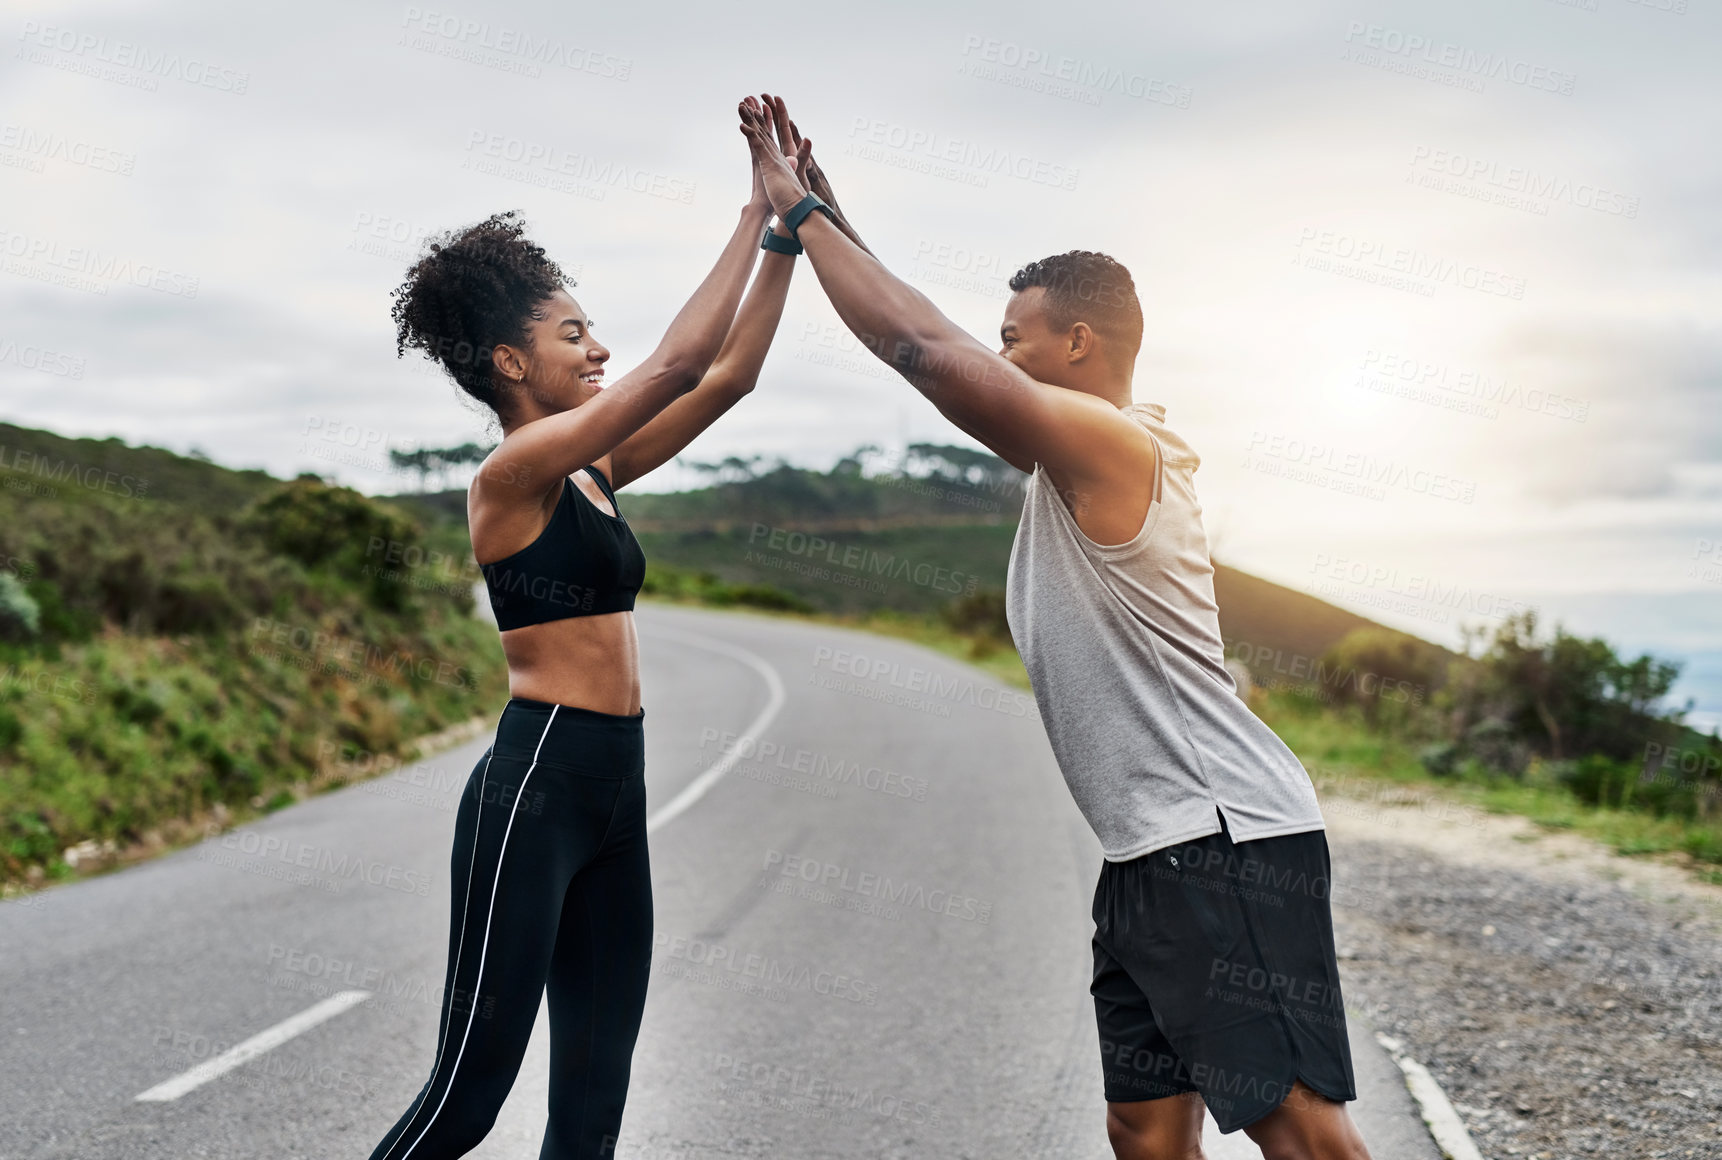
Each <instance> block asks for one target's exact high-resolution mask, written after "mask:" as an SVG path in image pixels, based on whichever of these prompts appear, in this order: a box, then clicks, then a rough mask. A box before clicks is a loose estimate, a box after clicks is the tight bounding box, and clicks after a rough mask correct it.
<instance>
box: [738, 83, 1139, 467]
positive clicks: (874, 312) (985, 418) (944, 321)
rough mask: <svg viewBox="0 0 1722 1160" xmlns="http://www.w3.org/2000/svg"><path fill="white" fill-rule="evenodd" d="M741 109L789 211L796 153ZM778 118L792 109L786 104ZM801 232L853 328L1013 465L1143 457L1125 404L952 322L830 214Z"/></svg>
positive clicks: (777, 204) (810, 220) (817, 216)
mask: <svg viewBox="0 0 1722 1160" xmlns="http://www.w3.org/2000/svg"><path fill="white" fill-rule="evenodd" d="M750 101H751V98H750ZM776 103H777V104H779V106H781V102H776ZM741 115H742V131H743V132H744V133H745V134H747V136H748V140H749V142H750V143H751V144H753V146H754V150H755V154H756V156H759V157H760V159H761V160H760V165H761V173H762V176H763V177H764V179H765V183H766V190H767V193H768V194H770V196H771V199H772V205H773V208H774V209H775V210H776V212H777V214H778V216H780V217H781V216H783V215H784V214H785V213H787V212H788V211H789V210H790V209H792V208H793V207H794V205H795V203H797V202H799V201H800V200H801V199H802V197H803V196H804V195H805V194H806V190H805V189H803V188H802V186H801V183H800V182H799V181H797V180H796V177H795V171H794V170H793V169H792V168H791V167H790V163H789V159H788V158H786V157H784V156H783V153H782V151H781V150H780V149H778V148H777V147H776V146H775V145H773V144H772V143H771V141H770V138H769V136H768V134H767V132H766V128H765V125H764V120H763V110H761V109H760V108H759V107H758V106H757V105H755V106H753V107H751V108H750V107H749V102H744V103H743V105H742V109H741ZM778 115H779V116H780V117H781V116H784V115H785V114H784V113H783V112H782V111H781V107H780V109H779V112H778ZM802 147H803V149H810V148H811V143H810V142H806V141H804V142H803V143H802ZM797 233H798V236H799V238H800V241H801V244H802V246H803V247H805V249H806V253H807V256H808V259H809V260H810V261H811V262H812V263H813V270H814V273H815V274H816V275H817V276H818V278H819V283H820V285H821V286H822V287H823V288H824V290H825V293H826V296H827V297H828V298H829V299H830V300H831V305H832V306H833V307H834V308H835V309H836V310H837V313H838V316H839V317H841V318H842V319H843V322H844V325H846V326H848V327H849V329H850V330H851V331H853V332H854V333H855V335H856V337H857V338H859V339H860V340H861V341H862V343H863V344H865V345H866V346H867V348H868V349H869V350H871V351H872V352H873V354H874V355H875V356H877V357H878V358H879V359H881V360H882V361H884V362H885V363H886V364H887V365H889V366H890V367H892V368H893V369H895V370H896V371H898V372H899V373H900V374H902V375H903V377H904V378H906V379H908V380H909V382H910V384H911V385H913V386H914V387H915V389H916V390H918V391H920V392H921V393H922V394H923V395H925V396H926V397H927V398H928V400H929V401H931V402H932V404H933V405H934V406H935V407H937V408H938V409H939V411H940V413H941V414H943V415H944V416H945V417H946V418H947V419H949V420H950V421H951V422H952V423H955V424H956V425H957V426H958V427H960V428H962V429H963V430H964V431H967V432H968V433H969V434H970V435H973V436H974V437H975V438H976V439H978V440H980V441H981V442H982V443H984V444H985V445H986V446H987V447H989V448H991V449H992V451H993V452H994V453H995V454H997V455H998V456H999V457H1000V458H1001V459H1004V460H1005V461H1006V462H1007V463H1009V464H1011V465H1012V466H1013V467H1016V468H1017V469H1019V470H1021V471H1033V470H1034V465H1035V464H1036V463H1044V464H1045V465H1046V466H1047V467H1048V468H1049V469H1052V470H1054V471H1062V472H1063V473H1065V474H1067V475H1070V476H1074V477H1078V478H1081V479H1084V480H1096V470H1095V468H1096V465H1099V464H1107V463H1115V462H1117V461H1118V460H1117V456H1115V455H1113V454H1109V452H1118V453H1122V454H1123V455H1124V456H1125V457H1126V458H1134V457H1137V456H1139V455H1140V454H1141V449H1142V441H1143V440H1142V435H1141V433H1140V430H1139V429H1138V428H1137V427H1136V424H1134V423H1132V422H1131V421H1130V420H1128V419H1126V418H1125V417H1124V416H1123V415H1122V414H1120V412H1119V410H1118V408H1117V407H1116V406H1114V405H1113V404H1111V403H1108V402H1106V401H1105V400H1103V399H1099V398H1096V397H1094V396H1093V395H1089V394H1085V393H1083V392H1081V391H1072V390H1067V389H1065V388H1062V387H1054V386H1048V385H1047V384H1044V383H1040V382H1037V381H1036V380H1034V379H1033V378H1031V377H1029V375H1027V374H1026V373H1024V372H1023V371H1022V370H1021V369H1020V368H1019V367H1017V366H1016V365H1015V364H1013V363H1011V362H1010V361H1009V360H1008V359H1006V358H1004V357H1003V356H1002V355H1000V354H999V353H997V352H996V351H993V350H990V349H988V348H987V347H985V346H983V345H982V344H981V343H980V342H979V341H977V340H976V339H975V338H974V336H972V335H970V334H969V333H968V332H967V331H965V330H964V329H963V328H962V327H960V326H958V325H957V324H956V323H955V322H952V321H951V320H950V319H949V318H947V317H946V316H945V314H944V312H943V311H941V310H940V309H939V308H938V307H937V306H935V305H934V304H933V302H932V300H931V299H929V298H928V297H927V296H926V295H925V294H923V293H921V292H920V291H919V290H917V289H915V288H914V287H913V286H911V285H909V284H908V283H907V282H905V281H903V279H901V278H899V277H897V275H895V274H893V273H892V272H891V271H890V270H888V269H886V268H885V266H884V264H883V263H881V262H880V261H879V260H878V259H877V258H875V257H874V256H873V255H872V254H871V253H869V252H868V251H866V250H863V249H862V248H861V247H860V246H858V245H856V244H855V242H854V241H853V240H851V238H850V237H849V236H848V235H847V234H846V233H845V232H844V231H843V230H842V229H841V228H840V227H839V226H838V225H837V224H835V223H834V222H833V221H831V220H830V219H829V218H827V217H826V216H825V215H824V214H822V213H812V214H809V215H808V216H807V218H806V219H805V220H804V221H802V222H801V224H800V225H799V227H798V230H797ZM1106 474H1110V472H1107V473H1106Z"/></svg>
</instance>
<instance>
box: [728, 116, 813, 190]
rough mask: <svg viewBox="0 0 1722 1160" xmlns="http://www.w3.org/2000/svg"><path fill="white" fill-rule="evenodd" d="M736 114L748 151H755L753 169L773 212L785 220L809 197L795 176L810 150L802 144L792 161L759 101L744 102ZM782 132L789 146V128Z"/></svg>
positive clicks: (806, 145)
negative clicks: (757, 173) (799, 203)
mask: <svg viewBox="0 0 1722 1160" xmlns="http://www.w3.org/2000/svg"><path fill="white" fill-rule="evenodd" d="M736 112H737V113H738V114H739V115H740V117H741V132H742V135H743V136H744V137H746V138H747V144H748V148H750V149H752V150H753V160H754V165H755V166H756V167H757V169H758V171H759V176H760V180H761V182H762V183H763V184H764V186H765V194H766V197H767V198H768V199H769V200H770V201H771V208H772V210H773V211H774V212H776V214H777V216H778V217H782V216H783V215H784V214H786V213H788V212H789V211H790V210H792V209H794V208H795V203H796V202H798V201H800V200H801V199H802V198H804V197H806V196H807V187H806V186H804V185H803V184H802V183H801V178H800V177H798V176H796V169H797V167H801V168H805V165H806V162H805V160H804V155H805V154H806V153H807V152H808V151H809V150H810V148H811V146H810V145H809V144H808V143H807V142H806V141H803V142H802V143H801V147H800V149H799V150H797V151H796V154H795V156H794V158H793V159H792V158H791V157H789V156H787V155H786V154H785V153H784V148H783V145H781V144H779V142H778V141H777V140H776V139H775V136H776V132H777V129H778V126H777V125H775V124H774V118H773V117H772V116H771V115H770V114H768V113H767V112H766V109H765V106H764V105H762V104H761V103H760V102H759V99H758V98H756V97H748V98H747V99H746V100H744V101H742V103H741V104H740V105H738V106H737V107H736ZM783 132H784V134H785V141H786V142H787V140H788V137H787V134H788V126H787V125H785V126H783Z"/></svg>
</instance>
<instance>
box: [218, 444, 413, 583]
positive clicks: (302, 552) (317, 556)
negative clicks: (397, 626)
mask: <svg viewBox="0 0 1722 1160" xmlns="http://www.w3.org/2000/svg"><path fill="white" fill-rule="evenodd" d="M240 522H241V526H242V527H244V528H245V529H246V530H247V531H249V532H251V533H252V534H254V535H256V536H257V537H258V538H259V539H260V540H261V541H262V542H263V544H264V545H266V546H267V547H268V548H269V549H270V550H271V551H273V552H276V553H279V554H280V555H283V556H286V557H288V558H289V559H292V560H296V561H298V562H299V563H300V564H302V565H304V566H305V567H306V568H307V569H310V570H312V571H324V572H334V573H338V574H340V575H342V576H345V577H347V578H348V579H351V580H354V581H359V580H363V581H364V582H365V586H366V588H367V590H368V591H369V593H370V596H371V602H372V603H373V604H374V605H375V606H376V607H378V608H382V609H386V610H388V611H391V612H403V611H407V610H408V609H409V608H411V607H413V604H414V602H413V600H412V593H413V589H412V587H411V586H410V585H409V584H407V583H404V582H403V581H402V578H401V570H400V569H398V568H394V567H391V566H389V564H388V563H387V561H388V549H389V547H390V546H391V545H396V546H398V545H401V544H413V543H416V542H417V541H418V540H420V538H421V537H422V534H423V533H422V531H421V529H420V527H419V525H418V523H417V521H415V520H414V519H413V518H412V517H411V516H409V515H407V514H406V513H405V512H403V511H401V510H400V509H399V508H397V507H395V506H394V505H393V504H388V503H384V502H382V501H380V500H374V499H371V498H369V497H368V496H365V495H362V494H360V493H359V492H357V491H354V490H353V489H352V488H350V487H334V486H331V485H329V484H326V483H324V482H323V481H322V480H320V479H318V478H317V477H316V476H300V477H299V478H298V479H295V480H291V481H289V482H288V483H286V484H284V485H282V486H281V487H280V488H278V489H277V490H275V491H273V492H271V493H269V494H268V495H265V496H262V497H261V498H259V499H258V500H256V501H255V502H253V503H252V504H251V505H250V506H249V507H248V508H246V510H245V511H244V513H243V514H242V515H241V518H240Z"/></svg>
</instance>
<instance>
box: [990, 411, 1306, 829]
mask: <svg viewBox="0 0 1722 1160" xmlns="http://www.w3.org/2000/svg"><path fill="white" fill-rule="evenodd" d="M1124 414H1126V415H1128V416H1129V417H1130V418H1132V419H1134V420H1136V421H1137V422H1138V423H1140V424H1141V425H1142V426H1143V428H1144V429H1145V430H1146V431H1147V432H1148V433H1149V435H1150V436H1152V437H1153V439H1154V442H1155V444H1156V445H1157V446H1158V447H1159V449H1160V455H1159V460H1160V468H1159V471H1158V474H1157V477H1156V479H1155V484H1154V495H1153V499H1152V500H1151V501H1150V503H1149V505H1148V514H1147V517H1146V518H1145V519H1144V520H1143V522H1142V529H1141V531H1139V532H1137V533H1136V535H1135V536H1134V537H1132V538H1131V539H1130V540H1128V541H1127V542H1125V543H1122V544H1117V545H1112V546H1103V545H1100V544H1096V543H1095V542H1094V541H1092V540H1090V539H1089V538H1088V537H1087V536H1086V535H1084V534H1083V532H1082V530H1081V529H1080V528H1078V527H1077V526H1076V519H1075V517H1073V516H1072V515H1071V514H1070V509H1069V508H1068V507H1066V506H1065V503H1064V501H1063V500H1062V499H1061V498H1060V497H1059V494H1058V489H1057V488H1056V487H1055V486H1054V484H1053V482H1052V480H1051V479H1050V478H1048V477H1047V474H1046V469H1045V468H1044V467H1042V466H1041V465H1039V464H1036V465H1035V469H1034V474H1033V475H1031V476H1030V477H1029V480H1028V487H1027V490H1026V493H1025V495H1024V498H1023V505H1022V522H1021V523H1020V524H1018V525H1017V530H1016V540H1015V542H1013V543H1012V545H1011V553H1010V570H1009V572H1008V574H1007V578H1006V581H1005V617H1006V620H1007V621H1008V622H1009V624H1010V630H1011V635H1012V637H1014V638H1015V640H1016V645H1017V651H1018V652H1020V653H1021V654H1022V659H1023V664H1024V665H1025V666H1026V667H1027V669H1028V676H1029V681H1030V683H1031V684H1032V685H1033V687H1034V698H1035V703H1036V705H1038V706H1039V708H1040V718H1041V721H1042V723H1043V724H1044V725H1045V726H1046V735H1047V739H1048V740H1049V741H1050V742H1051V743H1052V752H1053V756H1054V757H1056V758H1057V759H1058V766H1059V769H1060V770H1061V771H1062V772H1063V773H1064V780H1065V782H1066V783H1067V784H1068V785H1069V786H1070V793H1071V796H1072V797H1074V798H1075V799H1076V804H1077V807H1078V808H1079V809H1081V811H1082V813H1083V816H1084V817H1086V818H1087V819H1088V824H1089V825H1090V826H1092V827H1093V828H1094V832H1095V834H1096V835H1098V836H1099V838H1100V844H1101V848H1102V850H1103V851H1104V852H1105V855H1106V858H1107V860H1108V861H1112V862H1122V861H1125V860H1126V859H1130V858H1135V857H1138V856H1140V855H1142V854H1146V853H1148V852H1150V851H1153V850H1158V849H1161V848H1162V847H1165V846H1170V845H1173V844H1175V843H1178V842H1183V841H1188V840H1190V839H1192V838H1199V837H1202V836H1203V835H1205V834H1215V833H1218V832H1219V830H1220V823H1219V820H1218V818H1217V817H1216V815H1215V812H1214V811H1215V809H1216V807H1217V808H1218V809H1220V810H1221V811H1223V812H1224V814H1225V819H1226V828H1227V830H1228V831H1229V832H1230V833H1231V835H1232V840H1233V841H1237V842H1245V841H1249V840H1251V839H1254V838H1271V837H1274V836H1276V835H1279V834H1296V833H1301V832H1303V831H1306V830H1320V829H1323V828H1324V827H1323V823H1322V817H1321V809H1320V807H1319V806H1318V805H1317V804H1316V797H1315V787H1314V786H1312V785H1311V784H1310V779H1309V774H1308V773H1306V772H1305V771H1304V768H1303V765H1302V764H1301V763H1300V762H1299V761H1298V759H1297V757H1296V755H1295V754H1293V753H1292V751H1291V750H1290V749H1288V748H1286V745H1285V743H1284V742H1282V741H1281V740H1280V739H1279V738H1278V737H1277V736H1275V735H1274V732H1273V730H1271V729H1269V728H1268V727H1267V726H1266V725H1264V724H1263V723H1262V721H1261V719H1260V718H1258V717H1257V716H1256V715H1255V714H1254V713H1252V712H1250V709H1249V706H1247V705H1246V704H1244V702H1243V701H1242V700H1241V699H1239V697H1238V693H1237V685H1236V683H1235V682H1234V681H1233V679H1232V675H1231V673H1230V672H1228V671H1227V669H1226V663H1225V646H1224V645H1223V644H1222V642H1221V640H1220V619H1219V606H1218V605H1217V604H1216V603H1215V602H1214V566H1213V564H1212V563H1211V562H1210V560H1209V558H1208V538H1207V534H1206V533H1205V532H1204V531H1203V530H1202V505H1201V504H1200V503H1199V502H1198V501H1197V499H1196V487H1195V479H1194V476H1195V471H1196V467H1197V466H1198V464H1200V462H1201V460H1200V459H1198V458H1197V456H1196V453H1195V452H1194V451H1193V450H1191V448H1190V445H1189V444H1188V443H1186V442H1184V440H1183V439H1182V438H1180V437H1179V436H1178V435H1177V434H1175V433H1174V432H1172V431H1171V430H1169V429H1168V428H1167V427H1166V425H1165V417H1166V410H1165V408H1164V407H1161V406H1160V405H1159V404H1156V403H1133V404H1131V405H1130V406H1129V407H1126V408H1125V409H1124Z"/></svg>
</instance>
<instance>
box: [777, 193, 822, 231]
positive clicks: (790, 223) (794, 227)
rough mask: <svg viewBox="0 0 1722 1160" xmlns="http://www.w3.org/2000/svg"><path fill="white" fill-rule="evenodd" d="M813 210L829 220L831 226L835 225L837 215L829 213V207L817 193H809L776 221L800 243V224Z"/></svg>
mask: <svg viewBox="0 0 1722 1160" xmlns="http://www.w3.org/2000/svg"><path fill="white" fill-rule="evenodd" d="M814 210H818V211H819V212H820V213H822V214H824V215H825V216H826V217H828V218H830V219H831V224H832V225H836V224H837V215H836V214H834V213H832V212H831V207H830V206H828V205H826V204H825V202H824V200H822V199H821V198H820V196H819V195H818V194H817V193H810V194H808V195H807V196H806V197H804V198H802V199H801V200H800V201H798V202H796V203H795V205H794V206H792V207H791V208H790V211H789V212H788V213H786V214H784V215H783V216H782V217H781V218H779V219H778V220H779V221H781V222H782V223H783V228H784V229H786V230H788V231H789V232H790V233H791V234H794V235H795V240H796V241H797V242H800V240H801V234H800V233H799V230H800V227H801V223H802V222H804V221H806V220H807V215H808V214H810V213H812V212H813V211H814Z"/></svg>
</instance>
